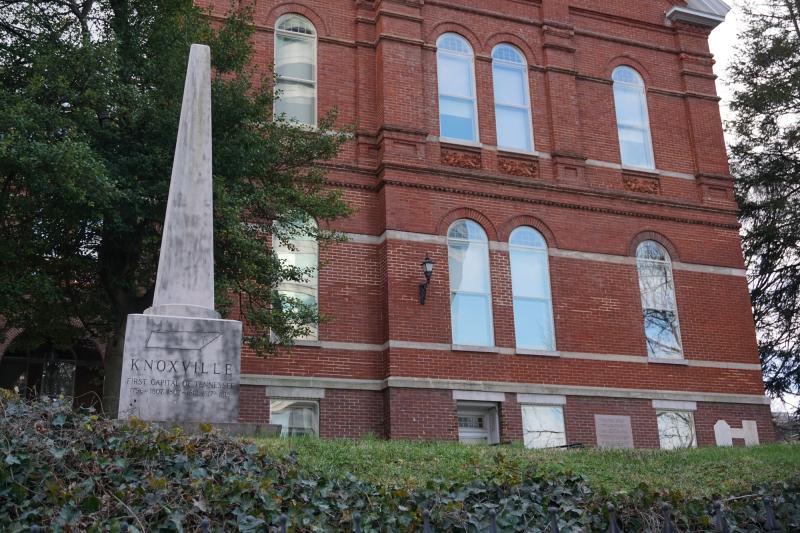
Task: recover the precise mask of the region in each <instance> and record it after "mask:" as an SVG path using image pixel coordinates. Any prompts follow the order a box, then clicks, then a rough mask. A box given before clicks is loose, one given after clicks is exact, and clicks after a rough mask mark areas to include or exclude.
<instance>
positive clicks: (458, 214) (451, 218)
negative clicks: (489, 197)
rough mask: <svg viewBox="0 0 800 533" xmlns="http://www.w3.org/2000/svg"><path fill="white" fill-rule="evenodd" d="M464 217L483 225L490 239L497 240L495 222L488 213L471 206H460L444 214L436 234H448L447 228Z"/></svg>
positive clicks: (437, 226)
mask: <svg viewBox="0 0 800 533" xmlns="http://www.w3.org/2000/svg"><path fill="white" fill-rule="evenodd" d="M462 218H468V219H470V220H474V221H475V222H477V223H478V224H480V225H481V227H482V228H483V231H485V232H486V236H487V237H488V238H489V240H490V241H496V240H497V229H496V228H495V227H494V224H492V222H491V221H490V220H489V219H488V218H487V217H486V215H484V214H483V213H481V212H480V211H476V210H475V209H471V208H469V207H459V208H457V209H453V210H452V211H450V212H449V213H447V214H446V215H445V216H443V217H442V218H441V219H440V220H439V223H438V224H437V225H436V234H437V235H447V230H448V229H450V224H452V223H453V222H455V221H456V220H460V219H462Z"/></svg>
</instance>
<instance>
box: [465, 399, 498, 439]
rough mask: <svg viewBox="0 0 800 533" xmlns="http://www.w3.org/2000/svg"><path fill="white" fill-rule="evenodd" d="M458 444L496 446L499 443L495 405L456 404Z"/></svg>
mask: <svg viewBox="0 0 800 533" xmlns="http://www.w3.org/2000/svg"><path fill="white" fill-rule="evenodd" d="M457 416H458V442H461V443H463V444H497V443H499V442H500V431H499V426H500V424H499V421H498V415H497V404H494V403H484V402H458V406H457Z"/></svg>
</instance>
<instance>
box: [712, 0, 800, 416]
mask: <svg viewBox="0 0 800 533" xmlns="http://www.w3.org/2000/svg"><path fill="white" fill-rule="evenodd" d="M726 2H727V4H728V5H730V6H731V11H730V13H728V16H727V17H725V22H723V23H722V24H720V25H719V26H717V27H716V28H715V29H714V31H713V32H711V37H710V38H709V46H710V47H711V53H712V54H714V60H715V61H716V63H715V64H714V73H715V74H716V75H717V76H718V78H717V94H719V96H720V97H721V98H722V101H721V102H720V109H721V111H722V120H723V121H725V120H729V119H730V118H732V117H731V113H730V111H729V110H728V104H729V102H730V98H731V95H732V91H731V87H730V85H729V83H728V81H729V78H728V75H727V68H728V65H730V62H731V60H732V59H733V56H734V54H735V52H736V46H737V44H738V38H737V36H738V34H739V32H741V31H742V30H743V29H744V27H745V24H744V14H743V13H742V9H741V6H742V0H733V1H732V0H726ZM786 401H787V403H788V404H789V405H788V406H787V405H786V404H785V403H784V402H781V401H780V400H773V401H772V409H773V410H781V411H786V410H787V409H789V408H792V407H795V406H797V405H799V404H800V396H791V397H787V398H786Z"/></svg>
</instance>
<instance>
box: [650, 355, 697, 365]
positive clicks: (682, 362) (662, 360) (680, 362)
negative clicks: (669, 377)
mask: <svg viewBox="0 0 800 533" xmlns="http://www.w3.org/2000/svg"><path fill="white" fill-rule="evenodd" d="M647 362H648V363H656V364H659V365H678V366H689V361H687V360H686V359H667V358H664V357H648V358H647Z"/></svg>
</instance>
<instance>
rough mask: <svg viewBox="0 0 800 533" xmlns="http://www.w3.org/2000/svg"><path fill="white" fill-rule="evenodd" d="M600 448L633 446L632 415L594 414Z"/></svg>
mask: <svg viewBox="0 0 800 533" xmlns="http://www.w3.org/2000/svg"><path fill="white" fill-rule="evenodd" d="M594 429H595V433H596V435H597V447H598V448H633V430H632V429H631V417H629V416H620V415H594Z"/></svg>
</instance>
